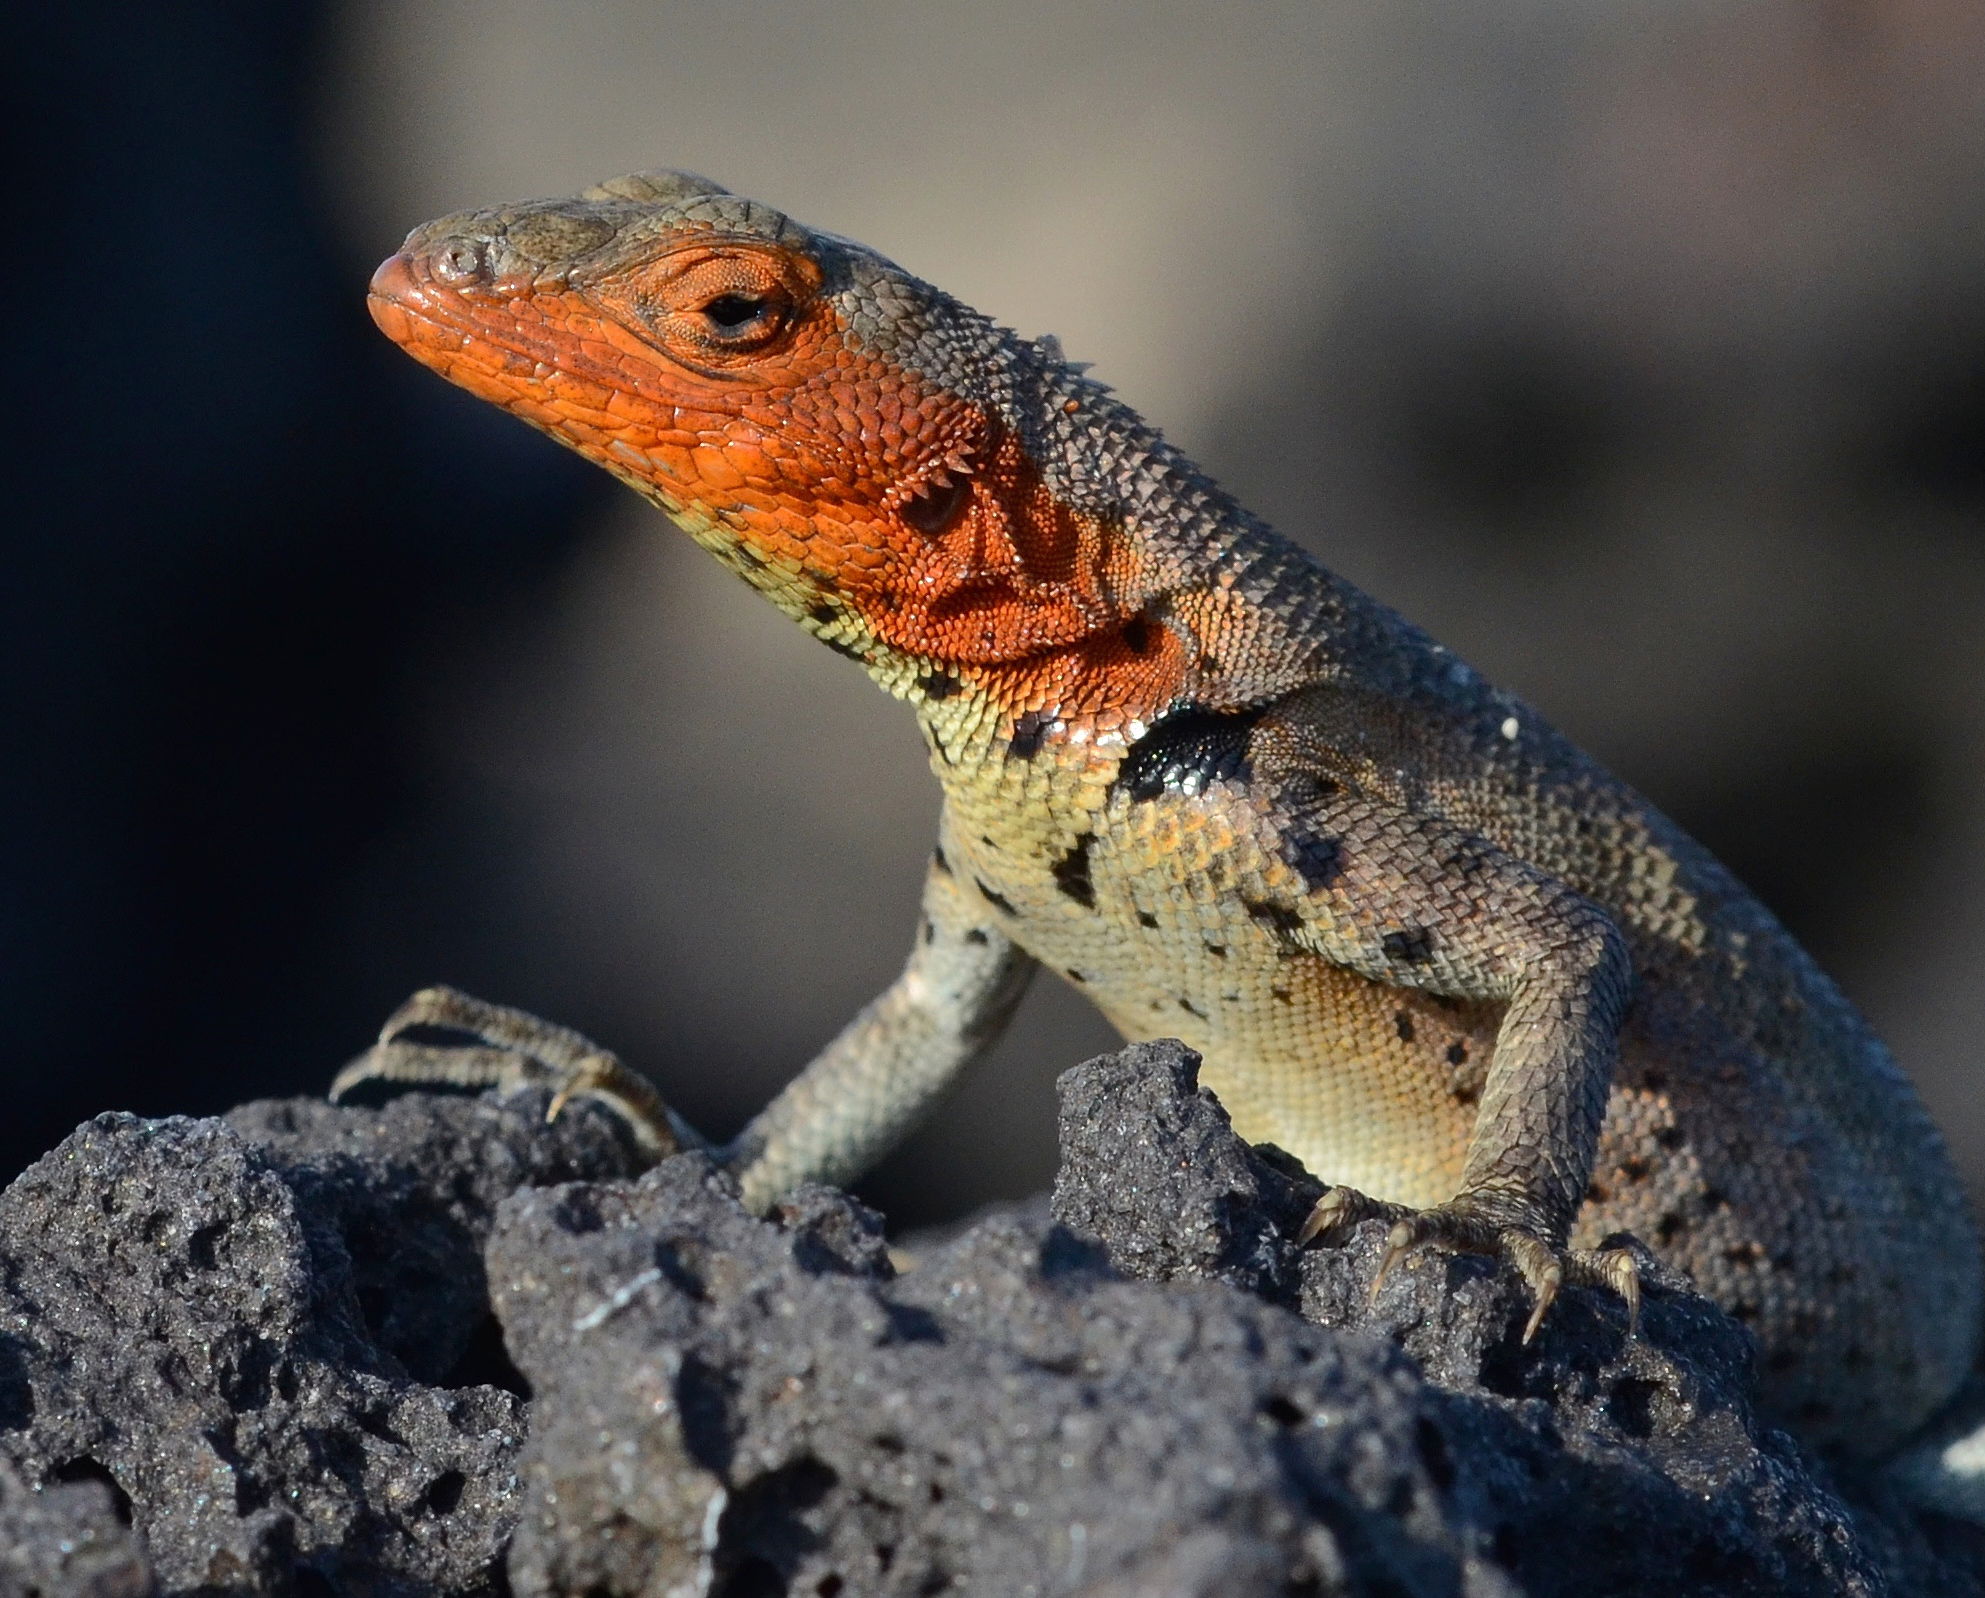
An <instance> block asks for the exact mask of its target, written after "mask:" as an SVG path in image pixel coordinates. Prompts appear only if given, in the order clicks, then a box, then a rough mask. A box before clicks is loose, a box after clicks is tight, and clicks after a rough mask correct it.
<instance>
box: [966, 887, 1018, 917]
mask: <svg viewBox="0 0 1985 1598" xmlns="http://www.w3.org/2000/svg"><path fill="white" fill-rule="evenodd" d="M972 881H973V883H974V884H975V885H976V886H977V887H978V890H979V897H980V898H981V899H983V900H985V901H986V903H987V904H989V905H991V906H992V907H993V908H994V909H995V910H997V911H998V912H999V913H1000V914H1001V915H1007V916H1017V915H1019V914H1020V912H1019V911H1018V910H1016V909H1014V908H1013V901H1012V900H1011V899H1009V898H1007V896H1006V895H1005V894H1003V893H1001V892H1000V891H999V890H998V889H997V888H988V887H987V886H986V885H985V884H984V883H983V882H981V881H979V879H978V878H977V877H974V878H973V879H972Z"/></svg>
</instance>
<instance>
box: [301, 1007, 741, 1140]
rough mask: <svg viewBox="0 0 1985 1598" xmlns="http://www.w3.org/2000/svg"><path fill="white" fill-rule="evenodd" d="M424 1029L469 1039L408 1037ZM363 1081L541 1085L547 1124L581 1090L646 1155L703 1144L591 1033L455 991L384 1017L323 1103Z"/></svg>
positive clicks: (510, 1088) (513, 1087)
mask: <svg viewBox="0 0 1985 1598" xmlns="http://www.w3.org/2000/svg"><path fill="white" fill-rule="evenodd" d="M423 1028H425V1029H432V1030H437V1031H443V1032H455V1033H462V1034H466V1035H467V1037H469V1038H471V1039H473V1040H474V1041H473V1042H466V1043H423V1042H418V1041H416V1040H413V1039H411V1038H409V1037H408V1036H407V1034H408V1033H410V1032H413V1031H415V1030H417V1029H423ZM371 1083H390V1084H394V1085H397V1086H402V1087H410V1088H418V1087H451V1088H495V1089H497V1090H499V1091H502V1092H515V1091H517V1090H518V1089H519V1088H529V1087H548V1088H550V1089H551V1090H552V1098H551V1104H550V1106H549V1107H548V1108H547V1109H546V1110H545V1120H546V1121H548V1122H549V1121H555V1120H557V1119H558V1116H559V1113H560V1112H561V1111H562V1110H563V1109H564V1108H565V1106H566V1105H567V1104H569V1103H571V1102H572V1100H573V1099H575V1098H579V1097H582V1096H583V1097H585V1098H591V1099H598V1100H599V1101H600V1102H601V1103H603V1104H605V1105H606V1106H607V1107H608V1108H609V1109H611V1110H612V1111H614V1113H615V1114H617V1115H618V1116H619V1117H620V1118H621V1120H622V1121H624V1122H625V1123H626V1125H627V1127H628V1129H629V1130H630V1131H631V1132H632V1133H633V1134H634V1139H635V1142H636V1143H637V1144H639V1145H640V1148H641V1152H642V1153H643V1154H645V1155H647V1156H648V1157H649V1158H650V1159H654V1160H661V1159H665V1158H667V1157H668V1156H669V1155H671V1154H674V1153H677V1152H679V1151H680V1150H682V1149H684V1148H690V1147H697V1146H700V1145H701V1143H702V1139H700V1138H699V1137H698V1136H697V1135H696V1134H695V1133H694V1132H693V1131H691V1130H690V1128H689V1126H688V1125H687V1124H686V1123H685V1122H683V1121H682V1120H681V1119H680V1118H679V1117H678V1116H677V1115H676V1114H675V1112H674V1111H672V1110H671V1109H669V1107H668V1106H667V1105H666V1104H664V1103H663V1102H662V1098H661V1095H660V1094H658V1093H657V1092H656V1091H655V1090H654V1088H652V1087H651V1086H649V1084H648V1081H647V1079H646V1078H645V1077H643V1076H641V1075H639V1074H638V1073H637V1072H634V1071H631V1070H629V1069H628V1068H627V1067H626V1066H625V1065H623V1064H622V1063H621V1062H620V1059H619V1057H618V1056H616V1055H614V1054H611V1053H609V1052H608V1051H607V1050H605V1049H603V1048H601V1047H600V1046H599V1045H598V1044H596V1043H594V1042H593V1041H592V1040H591V1039H589V1038H587V1037H584V1036H582V1035H581V1034H580V1033H577V1032H574V1031H573V1030H572V1029H571V1028H570V1027H562V1026H558V1025H555V1024H554V1023H552V1022H550V1021H543V1020H540V1019H539V1018H538V1017H537V1016H534V1015H531V1014H528V1013H527V1012H525V1011H523V1010H513V1009H511V1008H509V1007H508V1006H507V1005H501V1004H490V1003H488V1002H486V1001H484V1000H482V999H474V998H471V997H470V996H469V995H468V994H466V993H462V992H459V991H457V990H456V989H454V988H422V989H421V990H420V992H418V993H416V994H415V995H414V996H413V997H412V998H410V999H408V1000H407V1002H406V1003H405V1004H403V1005H401V1006H400V1007H399V1009H397V1010H395V1011H394V1012H393V1013H392V1014H391V1015H390V1016H388V1017H387V1018H386V1024H385V1026H383V1027H381V1028H380V1029H379V1041H378V1042H377V1043H375V1044H374V1045H373V1046H372V1047H371V1048H369V1049H367V1050H366V1051H365V1053H363V1054H361V1055H360V1056H359V1057H358V1058H357V1059H355V1060H353V1061H352V1062H351V1064H350V1065H348V1066H346V1067H345V1068H344V1069H343V1070H342V1071H340V1072H339V1073H338V1074H337V1077H336V1079H335V1080H334V1081H333V1082H332V1083H331V1093H330V1097H331V1101H332V1102H333V1103H334V1104H335V1103H337V1102H339V1101H340V1100H342V1099H343V1098H345V1097H346V1096H347V1095H348V1094H350V1093H351V1092H352V1091H353V1090H354V1089H356V1088H359V1087H362V1086H365V1085H367V1084H371Z"/></svg>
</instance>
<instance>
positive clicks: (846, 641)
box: [371, 172, 1162, 677]
mask: <svg viewBox="0 0 1985 1598" xmlns="http://www.w3.org/2000/svg"><path fill="white" fill-rule="evenodd" d="M371 308H372V314H373V317H374V319H375V320H376V321H377V322H378V323H379V326H380V327H381V328H382V329H383V330H384V331H385V333H386V334H387V335H388V336H389V337H390V338H392V339H393V340H394V341H395V342H396V343H398V344H399V345H401V347H402V348H404V349H405V350H407V352H408V353H410V354H411V355H413V356H414V357H415V358H416V359H418V360H420V361H422V362H424V363H425V364H427V365H428V366H430V367H432V368H434V369H435V370H436V371H437V372H439V373H441V374H442V375H443V376H445V377H447V378H449V379H450V380H451V381H453V382H455V383H458V384H460V385H461V386H462V387H464V388H466V389H468V390H469V391H470V392H472V393H474V394H477V395H479V396H481V397H482V398H484V399H487V400H490V401H493V402H494V403H496V404H498V405H501V406H503V407H504V408H505V409H507V410H509V411H511V412H512V413H514V414H515V415H517V416H519V417H521V418H523V419H524V420H525V421H527V422H530V423H531V424H533V425H534V426H536V427H539V428H541V429H543V430H544V431H545V432H547V433H550V434H551V435H552V436H553V437H554V438H557V439H558V440H560V441H561V442H563V443H565V444H567V445H569V446H571V447H572V448H574V449H576V450H578V451H580V452H581V453H582V454H584V455H586V456H587V457H589V458H590V459H592V460H594V461H596V462H598V463H599V464H600V465H601V466H603V467H605V468H606V469H607V470H608V471H610V472H612V473H613V474H614V475H615V476H617V477H619V478H620V479H622V480H623V481H624V482H626V483H628V484H629V485H630V486H632V487H633V488H635V489H636V490H637V491H639V492H640V493H641V494H643V495H645V496H646V497H647V498H649V499H651V500H653V501H654V502H655V503H657V504H658V505H660V506H661V507H662V509H663V510H665V511H666V512H667V513H668V514H669V515H670V516H671V517H673V518H674V520H675V521H676V522H677V523H678V524H680V525H681V526H682V527H683V528H684V529H686V530H687V531H688V532H689V533H690V534H691V535H692V536H693V537H694V538H696V540H697V541H698V542H699V543H701V544H703V545H704V546H705V547H706V548H708V549H710V550H711V551H712V552H714V553H715V554H717V555H718V557H719V558H720V559H722V560H724V561H725V562H726V563H727V564H728V565H730V566H731V567H732V568H733V569H735V570H736V571H737V572H738V573H739V574H740V575H742V576H743V577H745V578H746V580H747V581H749V582H751V583H752V584H753V585H754V586H755V587H757V588H759V589H761V590H762V591H763V592H765V593H766V594H768V595H769V596H770V597H771V598H772V599H773V600H774V601H775V602H776V603H777V604H779V605H780V607H781V608H782V609H784V610H786V611H787V612H788V613H789V614H791V615H793V616H794V617H796V618H797V619H798V620H800V621H801V623H802V624H803V625H805V626H807V627H808V628H810V629H811V630H812V631H814V632H815V633H817V634H818V635H820V636H821V637H823V638H825V639H826V640H827V641H829V642H830V643H832V644H834V645H835V646H836V647H837V648H840V649H841V650H842V651H843V652H845V653H848V654H852V655H855V656H857V657H858V658H861V659H863V660H865V661H867V662H868V663H869V665H870V667H871V669H872V670H874V671H876V672H877V673H878V675H881V676H884V677H888V676H890V675H891V674H896V675H900V674H901V671H902V670H903V668H904V666H905V664H906V663H914V664H918V665H923V664H927V663H932V662H935V663H938V664H941V665H944V666H953V665H955V666H960V667H967V668H969V667H991V666H995V665H997V664H999V663H1001V662H1011V661H1020V660H1025V659H1028V658H1030V657H1038V656H1040V655H1042V654H1043V653H1044V652H1049V651H1055V650H1063V649H1067V648H1069V647H1083V648H1089V649H1095V648H1113V647H1115V645H1114V643H1112V642H1111V641H1112V640H1122V639H1127V643H1126V644H1125V647H1126V648H1132V649H1133V652H1135V650H1137V649H1141V650H1142V651H1143V652H1144V653H1146V654H1148V653H1150V652H1151V651H1152V649H1153V648H1154V647H1155V646H1154V642H1153V640H1154V637H1155V636H1156V635H1157V634H1159V633H1162V629H1154V628H1153V627H1151V626H1150V625H1149V624H1148V623H1147V622H1146V621H1144V620H1143V619H1142V618H1141V611H1142V609H1143V607H1144V606H1145V604H1146V601H1147V599H1148V597H1149V595H1150V593H1151V592H1153V582H1154V578H1153V574H1152V573H1151V571H1150V570H1149V567H1150V565H1151V557H1150V553H1149V550H1148V549H1147V548H1145V547H1144V546H1142V545H1141V544H1139V543H1138V542H1137V541H1134V540H1130V539H1127V538H1125V537H1123V536H1122V528H1121V521H1120V518H1119V516H1118V515H1117V514H1116V507H1115V505H1114V503H1113V501H1112V500H1111V498H1110V496H1109V494H1108V493H1107V492H1104V491H1103V490H1104V489H1106V488H1107V485H1106V484H1085V483H1084V482H1083V481H1081V480H1080V478H1079V474H1080V472H1081V470H1082V469H1083V468H1082V467H1081V465H1080V463H1079V461H1078V459H1077V456H1078V452H1077V451H1076V450H1074V449H1072V448H1069V447H1067V439H1068V434H1067V432H1066V429H1068V428H1070V427H1072V426H1073V425H1074V424H1075V419H1076V418H1078V417H1079V416H1080V415H1081V414H1082V413H1083V412H1084V411H1085V410H1086V409H1090V408H1098V409H1100V410H1101V411H1103V412H1106V413H1108V414H1109V415H1111V416H1114V417H1118V418H1122V417H1129V416H1130V413H1129V412H1128V411H1126V410H1125V409H1124V407H1122V406H1120V405H1117V404H1116V403H1115V402H1114V401H1113V400H1110V399H1108V397H1107V394H1106V391H1105V390H1103V389H1102V388H1101V387H1100V385H1097V384H1094V383H1091V382H1089V381H1087V380H1086V379H1084V378H1082V377H1081V376H1080V374H1079V371H1078V370H1077V369H1075V368H1073V367H1070V366H1069V365H1067V364H1066V363H1065V362H1063V361H1062V360H1061V359H1060V352H1059V350H1058V348H1055V347H1054V346H1053V344H1052V342H1051V341H1042V342H1040V343H1035V342H1033V341H1030V340H1026V339H1022V338H1020V337H1018V336H1017V335H1014V334H1012V333H1010V332H1007V331H1006V330H1004V329H1001V328H998V327H995V326H994V325H993V324H992V323H991V322H989V321H987V320H986V319H985V318H983V317H981V316H980V315H979V314H978V313H977V312H974V311H972V310H970V309H968V308H967V307H965V306H962V305H960V304H959V303H958V302H956V301H955V300H952V299H951V298H950V297H949V296H947V295H944V294H942V293H940V292H939V291H938V290H936V289H934V288H932V287H930V286H929V285H928V284H925V283H922V282H919V281H918V280H917V279H915V278H913V277H911V276H910V275H909V274H908V273H906V272H904V271H902V270H901V269H900V268H899V267H896V266H894V265H893V264H891V263H890V262H888V261H887V260H884V259H883V258H882V257H881V256H879V255H876V254H875V253H873V252H872V251H869V250H866V249H863V248H862V247H861V246H859V245H855V244H852V243H850V242H848V241H846V240H844V239H839V238H836V237H833V236H832V235H828V234H822V233H816V232H813V231H811V230H809V229H807V228H805V227H802V226H801V225H800V224H799V223H797V222H795V221H793V220H792V219H790V218H789V217H786V216H784V215H782V214H780V213H779V212H777V211H774V210H772V209H770V208H769V207H767V206H764V205H760V204H757V203H755V202H753V201H750V200H746V199H742V198H740V197H738V196H735V195H732V194H729V193H727V192H726V191H724V190H723V189H720V188H718V187H717V186H716V185H715V184H713V183H710V182H708V181H707V180H705V179H702V178H697V177H692V176H690V175H688V174H686V173H676V172H660V173H643V174H637V175H635V176H632V177H626V178H618V179H615V180H613V181H612V182H609V183H605V184H601V185H599V186H598V187H596V188H592V189H589V190H587V191H586V192H585V193H584V194H583V195H581V196H580V197H579V198H578V199H576V200H562V201H541V202H532V203H527V204H521V205H514V206H506V207H501V208H498V209H492V210H483V211H471V212H462V213H459V214H457V215H454V216H448V217H444V218H442V219H441V220H439V221H436V222H431V223H428V224H427V225H426V226H424V227H420V228H417V229H415V230H414V232H413V233H412V234H411V235H410V236H409V237H408V239H407V241H406V243H405V245H404V246H402V248H401V249H400V251H399V253H397V254H396V255H394V256H393V257H392V258H391V259H389V260H388V261H387V262H386V263H385V264H384V265H382V266H381V267H380V268H379V270H378V272H377V274H376V275H375V276H374V278H373V280H372V291H371ZM1131 420H1132V421H1133V422H1134V421H1135V418H1134V417H1132V418H1131ZM1139 425H1140V426H1141V424H1139ZM1058 430H1061V431H1058ZM1092 442H1093V439H1092ZM1088 454H1090V455H1093V454H1094V451H1093V449H1092V450H1090V451H1088Z"/></svg>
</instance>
